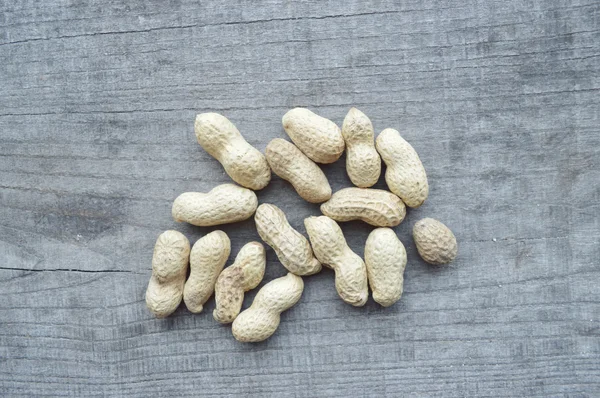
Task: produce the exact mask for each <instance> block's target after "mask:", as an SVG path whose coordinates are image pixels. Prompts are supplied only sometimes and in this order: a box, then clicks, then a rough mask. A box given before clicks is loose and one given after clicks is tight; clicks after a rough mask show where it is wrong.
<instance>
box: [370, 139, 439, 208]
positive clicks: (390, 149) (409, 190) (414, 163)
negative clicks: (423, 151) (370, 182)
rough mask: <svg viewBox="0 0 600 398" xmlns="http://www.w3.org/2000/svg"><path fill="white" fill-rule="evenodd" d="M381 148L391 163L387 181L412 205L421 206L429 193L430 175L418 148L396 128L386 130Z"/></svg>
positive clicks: (383, 154) (384, 158)
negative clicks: (428, 175) (420, 157)
mask: <svg viewBox="0 0 600 398" xmlns="http://www.w3.org/2000/svg"><path fill="white" fill-rule="evenodd" d="M376 146H377V151H378V152H379V154H380V155H381V158H382V159H383V161H384V163H385V164H386V165H387V170H386V172H385V182H386V183H387V185H388V187H389V188H390V191H392V192H393V193H395V194H396V195H398V196H399V197H400V199H402V200H403V201H404V203H405V204H406V205H407V206H408V207H419V206H421V205H422V204H423V202H424V201H425V199H427V195H428V194H429V184H428V183H427V174H426V173H425V168H424V167H423V163H421V159H419V155H418V154H417V152H416V151H415V149H414V148H413V147H412V146H411V145H410V144H409V143H408V142H406V141H405V140H404V138H402V137H401V136H400V133H399V132H398V131H396V130H394V129H385V130H383V131H382V132H381V133H380V134H379V136H378V137H377V141H376Z"/></svg>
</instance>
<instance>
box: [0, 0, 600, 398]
mask: <svg viewBox="0 0 600 398" xmlns="http://www.w3.org/2000/svg"><path fill="white" fill-rule="evenodd" d="M200 3H201V4H200ZM369 3H370V4H369ZM0 25H1V26H0V94H1V95H0V295H1V299H0V346H1V348H0V395H2V396H6V397H16V396H35V397H40V396H61V397H64V396H71V397H83V396H126V397H154V396H169V397H170V396H201V395H206V396H209V395H211V396H226V395H230V394H231V395H234V394H235V395H238V396H259V397H265V396H270V397H326V396H336V397H350V396H357V397H362V396H375V397H378V396H393V397H400V396H411V397H487V396H490V397H509V396H510V397H513V396H527V397H598V396H600V287H599V284H600V281H599V278H600V267H599V263H600V243H599V241H600V221H599V215H600V207H599V201H600V189H599V185H600V184H599V183H600V4H599V3H598V2H597V1H590V0H587V1H585V0H584V1H573V2H571V1H559V0H551V1H541V0H533V1H527V2H522V1H517V0H510V1H483V0H479V1H474V0H467V1H464V0H460V1H458V0H452V1H447V2H440V1H428V0H425V1H407V2H394V1H390V0H382V1H376V2H363V1H359V0H352V1H348V2H342V1H339V2H338V1H327V2H317V1H302V2H301V1H298V2H293V1H283V0H272V1H266V2H247V3H246V2H241V1H224V2H223V1H207V2H196V1H184V0H181V1H177V0H174V1H162V0H161V1H159V0H154V1H139V0H136V1H126V2H121V1H107V0H103V1H95V2H91V1H90V2H84V1H64V0H63V1H59V0H48V1H43V2H42V1H40V2H32V1H21V0H19V1H0ZM294 106H304V107H308V108H310V109H312V110H314V111H315V112H317V113H319V114H321V115H323V116H325V117H327V118H330V119H332V120H333V121H335V122H336V123H338V124H341V122H342V120H343V118H344V116H345V114H346V112H347V111H348V109H349V108H350V107H351V106H356V107H358V108H359V109H361V110H362V111H364V112H365V113H366V114H367V115H369V116H370V118H371V119H372V121H373V123H374V126H375V129H376V131H377V132H379V131H381V130H382V129H384V128H386V127H393V128H396V129H399V130H400V131H401V132H402V135H403V136H404V137H405V138H406V139H407V140H408V141H409V142H411V143H412V145H413V146H414V147H415V149H416V150H417V151H418V152H419V154H420V156H421V159H422V160H423V163H424V165H425V167H426V169H427V172H428V175H429V182H430V186H431V192H430V197H429V199H428V200H427V202H426V203H425V205H424V206H422V207H421V208H419V209H417V210H412V211H410V212H409V214H408V216H407V218H406V220H405V221H404V222H403V223H402V224H401V225H400V226H399V227H398V228H396V230H397V233H398V236H399V237H400V239H401V240H402V241H403V242H404V244H405V245H406V248H407V252H408V256H409V262H408V266H407V269H406V274H405V278H406V281H405V293H404V295H403V297H402V299H401V301H400V302H398V303H397V304H396V305H394V306H392V307H390V308H382V307H380V306H379V305H377V304H376V303H374V302H373V301H372V299H370V300H369V302H368V303H367V305H366V306H365V307H363V308H353V307H351V306H349V305H347V304H344V303H343V302H342V301H341V300H340V299H339V298H338V296H337V294H336V292H335V289H334V285H333V273H332V272H331V271H330V270H325V271H323V272H322V273H320V274H319V275H316V276H312V277H308V278H305V284H306V289H305V291H304V295H303V297H302V299H301V301H300V303H299V304H298V305H297V306H295V307H294V308H293V309H291V310H290V311H288V312H286V313H284V315H283V316H282V322H281V326H280V328H279V330H278V331H277V333H276V334H275V335H274V336H273V337H272V338H271V339H269V340H267V341H265V342H263V343H259V344H253V345H250V344H240V343H238V342H237V341H235V340H234V339H233V337H232V335H231V331H230V328H229V327H227V326H221V325H219V324H217V323H216V322H215V321H214V320H213V319H212V310H213V308H214V301H213V300H211V301H210V302H209V303H208V305H207V309H206V311H205V312H204V313H202V314H199V315H193V314H191V313H189V312H188V311H187V310H186V309H185V308H183V307H182V308H180V309H179V310H178V311H177V312H176V313H175V314H174V315H173V316H171V317H169V318H167V319H164V320H157V319H154V318H153V317H152V316H151V314H150V313H149V312H148V310H147V309H146V306H145V303H144V292H145V289H146V284H147V282H148V279H149V277H150V272H151V258H152V249H153V246H154V242H155V239H156V237H157V236H158V235H159V234H160V233H161V232H162V231H164V230H166V229H177V230H179V231H181V232H183V233H184V234H186V235H187V236H188V238H189V239H190V241H192V242H194V241H196V240H197V239H198V238H200V237H201V236H203V235H204V234H206V233H207V232H209V231H211V230H213V228H198V227H192V226H189V225H182V224H177V223H175V222H174V221H173V220H172V218H171V210H170V209H171V203H172V201H173V199H174V198H175V197H176V196H177V195H178V194H180V193H182V192H185V191H207V190H209V189H211V188H212V187H214V186H215V185H217V184H221V183H225V182H229V181H230V179H229V178H228V176H227V175H226V174H225V173H224V171H223V168H222V167H221V165H220V164H219V163H218V162H217V161H216V160H214V159H213V158H211V157H210V156H209V155H208V154H207V153H206V152H204V151H203V150H202V149H201V148H200V146H199V145H198V144H197V143H196V140H195V137H194V133H193V121H194V116H195V114H196V113H199V112H203V111H214V112H219V113H222V114H224V115H225V116H227V117H228V118H230V120H232V121H233V122H234V123H235V124H236V125H237V126H238V128H239V129H240V130H241V131H242V133H243V134H244V135H245V137H246V138H247V139H248V141H249V142H250V143H251V144H253V145H255V146H256V147H257V148H259V149H260V150H264V148H265V146H266V145H267V143H268V142H269V141H270V140H271V139H273V138H275V137H285V133H284V131H283V129H282V126H281V117H282V115H283V114H284V113H285V112H286V111H287V110H288V109H290V108H292V107H294ZM323 169H324V170H325V172H326V174H327V176H328V177H329V180H330V182H331V185H332V187H333V189H334V190H337V189H340V188H342V187H346V186H349V185H350V182H349V179H348V177H347V175H346V173H345V167H344V158H342V159H341V160H340V161H338V162H337V163H335V164H333V165H329V166H324V167H323ZM376 187H378V188H385V187H386V186H385V182H384V181H383V178H382V179H381V180H380V181H379V183H378V184H377V185H376ZM258 196H259V201H260V202H269V203H274V204H276V205H278V206H280V207H281V208H282V209H283V210H284V211H285V212H286V214H287V215H288V217H289V220H290V222H291V223H292V225H293V226H294V227H296V228H298V229H299V230H300V231H301V232H304V226H303V219H304V218H305V217H307V216H309V215H316V214H319V208H318V206H317V205H310V204H307V203H306V202H304V201H303V200H302V199H300V198H299V197H298V196H297V195H296V193H295V192H294V191H293V190H292V188H291V187H290V185H289V184H288V183H286V182H284V181H282V180H281V179H279V178H273V181H272V182H271V184H270V185H269V186H268V187H267V188H266V189H264V190H263V191H261V192H259V194H258ZM422 217H434V218H437V219H440V220H442V221H443V222H444V223H446V224H447V225H448V226H450V227H451V228H452V229H453V230H454V232H455V233H456V236H457V238H458V241H459V257H458V258H457V260H456V262H455V263H454V264H453V265H452V266H450V267H439V268H436V267H433V266H429V265H427V264H425V263H424V262H423V261H421V260H420V259H419V257H418V255H417V253H416V249H415V247H414V243H413V241H412V238H411V227H412V225H413V224H414V223H415V222H416V221H417V220H418V219H420V218H422ZM222 229H223V230H224V231H226V232H227V233H228V234H229V236H230V238H231V241H232V253H233V254H236V253H237V251H238V250H239V249H240V247H241V246H242V245H244V244H245V243H246V242H248V241H251V240H258V239H259V237H258V235H257V233H256V229H255V226H254V223H253V221H252V220H248V221H246V222H242V223H239V224H232V225H227V226H222ZM343 230H344V233H345V235H346V238H347V239H348V242H349V244H350V246H351V247H352V248H353V249H354V250H355V251H356V252H357V253H359V254H361V255H362V253H363V247H364V242H365V240H366V237H367V235H368V233H369V231H370V230H371V228H370V227H368V226H366V225H365V224H362V223H359V222H351V223H345V224H344V225H343ZM232 257H233V256H232ZM284 274H285V270H284V268H283V267H282V266H281V265H280V264H279V263H278V261H277V258H276V256H275V254H274V253H273V251H272V250H271V249H269V250H268V264H267V271H266V276H265V280H264V282H263V283H265V282H266V281H269V280H271V279H273V278H276V277H279V276H281V275H284ZM255 293H256V291H253V292H251V293H250V294H248V295H247V297H246V300H245V303H244V306H248V305H249V304H250V303H251V301H252V298H253V297H254V294H255Z"/></svg>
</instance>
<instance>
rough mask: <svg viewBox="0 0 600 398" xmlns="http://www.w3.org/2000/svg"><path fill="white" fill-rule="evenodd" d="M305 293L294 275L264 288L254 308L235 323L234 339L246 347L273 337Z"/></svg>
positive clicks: (289, 274) (259, 292) (278, 279)
mask: <svg viewBox="0 0 600 398" xmlns="http://www.w3.org/2000/svg"><path fill="white" fill-rule="evenodd" d="M303 290H304V282H303V281H302V278H301V277H299V276H296V275H294V274H292V273H288V274H287V275H286V276H284V277H281V278H277V279H273V280H272V281H271V282H269V283H267V284H266V285H264V286H263V287H262V288H261V289H260V290H259V291H258V293H257V294H256V297H255V298H254V301H253V302H252V305H251V306H250V307H249V308H248V309H246V310H245V311H242V313H241V314H239V315H238V316H237V318H235V320H234V321H233V325H232V327H231V330H232V332H233V337H235V338H236V340H238V341H241V342H245V343H255V342H258V341H263V340H266V339H268V338H269V337H271V336H272V335H273V333H275V331H276V330H277V328H278V327H279V322H280V320H281V317H280V314H281V313H282V312H283V311H286V310H288V309H289V308H291V307H292V306H293V305H294V304H296V303H297V302H298V300H300V297H301V296H302V291H303Z"/></svg>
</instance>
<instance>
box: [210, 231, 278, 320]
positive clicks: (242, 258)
mask: <svg viewBox="0 0 600 398" xmlns="http://www.w3.org/2000/svg"><path fill="white" fill-rule="evenodd" d="M266 263H267V256H266V253H265V248H264V247H263V245H261V244H260V243H258V242H250V243H246V244H245V245H244V247H242V248H241V249H240V251H239V253H238V255H237V256H236V257H235V261H234V262H233V264H232V265H230V266H229V267H227V268H225V269H224V270H223V271H222V272H221V275H219V278H218V279H217V283H216V285H215V301H216V303H217V306H216V308H215V309H214V311H213V318H215V320H216V321H217V322H220V323H231V322H233V320H234V319H235V318H236V317H237V316H238V314H239V313H240V310H241V309H242V302H243V301H244V293H245V292H247V291H248V290H252V289H254V288H255V287H256V286H258V284H259V283H260V281H262V278H263V276H264V275H265V265H266Z"/></svg>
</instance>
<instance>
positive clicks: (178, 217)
mask: <svg viewBox="0 0 600 398" xmlns="http://www.w3.org/2000/svg"><path fill="white" fill-rule="evenodd" d="M256 206H258V199H257V197H256V194H255V193H254V192H253V191H251V190H249V189H246V188H242V187H240V186H237V185H234V184H223V185H219V186H217V187H215V188H213V189H212V190H211V191H209V192H208V193H201V192H186V193H182V194H181V195H179V196H178V197H177V199H175V201H174V202H173V208H172V214H173V218H174V219H175V221H177V222H182V221H183V222H187V223H190V224H192V225H197V226H200V227H206V226H212V225H220V224H228V223H232V222H237V221H242V220H246V219H248V218H250V217H251V216H252V214H254V212H255V211H256Z"/></svg>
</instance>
